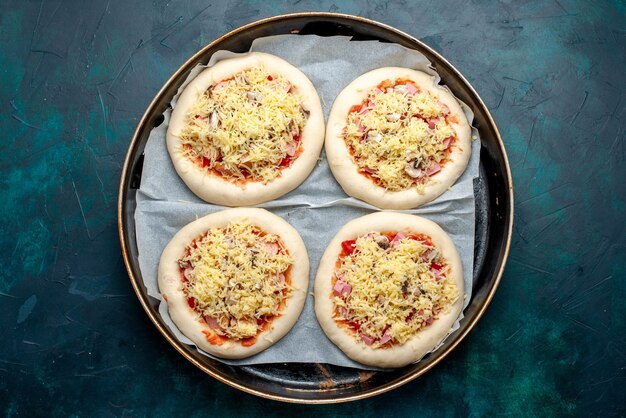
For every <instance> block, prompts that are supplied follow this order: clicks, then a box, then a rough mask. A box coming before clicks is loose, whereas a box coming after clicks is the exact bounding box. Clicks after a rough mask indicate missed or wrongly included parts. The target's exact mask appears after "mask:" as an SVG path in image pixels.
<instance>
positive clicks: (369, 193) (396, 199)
mask: <svg viewBox="0 0 626 418" xmlns="http://www.w3.org/2000/svg"><path fill="white" fill-rule="evenodd" d="M397 79H408V80H411V81H413V82H415V84H417V86H418V87H419V88H420V89H421V90H422V91H429V92H431V93H436V94H437V95H438V96H439V101H440V102H442V103H443V104H445V105H446V106H447V107H448V108H449V109H450V112H451V115H452V116H455V117H456V119H457V120H458V123H452V126H453V128H454V130H455V131H456V134H457V138H458V140H457V142H456V144H454V145H452V152H451V153H450V155H449V157H448V158H450V160H451V161H448V162H447V163H446V164H445V165H444V166H443V168H442V169H441V171H440V172H439V173H437V175H436V176H434V177H433V180H434V183H431V184H428V185H426V186H425V190H424V193H422V194H420V193H418V191H417V190H416V189H415V187H411V188H409V189H407V190H402V191H389V190H387V189H385V188H384V187H382V186H379V185H377V184H376V183H374V181H372V180H371V179H369V178H368V177H366V176H365V175H363V174H361V173H359V171H358V166H357V164H356V163H355V161H354V159H353V157H352V156H351V155H350V152H349V150H348V147H347V145H346V143H345V141H344V139H343V130H344V128H345V127H346V118H347V115H348V113H349V112H350V109H351V108H352V106H354V105H358V104H361V102H362V101H363V100H364V99H365V98H366V97H367V94H368V92H369V91H370V90H371V89H373V88H375V87H376V86H377V85H378V84H379V83H381V82H383V81H385V80H392V81H395V80H397ZM471 148H472V147H471V128H470V126H469V124H468V122H467V118H466V117H465V114H464V113H463V109H462V108H461V105H460V104H459V102H458V101H457V100H456V99H455V98H454V96H453V95H452V94H451V93H450V92H449V90H446V89H444V88H443V87H441V86H438V85H436V84H435V83H434V78H433V77H432V76H430V75H428V74H426V73H423V72H420V71H415V70H412V69H409V68H401V67H386V68H378V69H376V70H373V71H370V72H367V73H365V74H363V75H361V76H360V77H358V78H356V79H355V80H354V81H353V82H352V83H350V84H349V85H348V86H347V87H346V88H344V89H343V90H342V91H341V93H339V95H338V96H337V98H336V99H335V102H334V103H333V107H332V109H331V111H330V114H329V116H328V123H327V125H326V141H325V149H326V158H327V159H328V163H329V165H330V168H331V170H332V172H333V175H334V176H335V178H336V179H337V181H338V182H339V184H340V185H341V187H342V188H343V190H344V191H345V192H346V193H347V194H348V195H350V196H353V197H356V198H358V199H361V200H364V201H366V202H368V203H370V204H372V205H374V206H377V207H379V208H381V209H411V208H415V207H417V206H420V205H423V204H424V203H427V202H430V201H431V200H433V199H435V198H437V197H438V196H439V195H441V194H442V193H443V192H445V191H446V190H447V189H448V188H449V187H450V186H452V185H453V184H454V182H455V181H456V180H457V179H458V178H459V177H460V176H461V174H462V173H463V171H465V168H466V167H467V164H468V162H469V158H470V155H471Z"/></svg>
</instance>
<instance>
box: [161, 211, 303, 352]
mask: <svg viewBox="0 0 626 418" xmlns="http://www.w3.org/2000/svg"><path fill="white" fill-rule="evenodd" d="M158 280H159V290H160V292H161V294H162V296H163V299H164V300H165V301H166V302H167V307H168V310H169V313H170V316H171V318H172V321H174V323H175V324H176V326H177V327H178V329H179V330H180V331H181V332H182V333H183V334H185V335H186V336H187V337H188V338H189V339H190V340H192V341H193V342H194V343H195V344H196V345H197V346H198V347H199V348H201V349H202V350H204V351H206V352H208V353H210V354H213V355H215V356H217V357H222V358H229V359H239V358H244V357H248V356H251V355H253V354H256V353H258V352H260V351H263V350H265V349H266V348H268V347H269V346H271V345H272V344H274V343H275V342H276V341H278V340H279V339H281V338H282V337H283V336H284V335H285V334H287V332H288V331H289V330H290V329H291V328H292V327H293V325H294V324H295V323H296V320H297V319H298V317H299V315H300V312H301V311H302V308H303V306H304V301H305V298H306V291H307V287H308V283H309V258H308V255H307V251H306V248H305V246H304V243H303V242H302V238H300V235H299V234H298V232H297V231H296V230H295V229H294V228H293V227H292V226H291V225H289V224H288V223H287V222H285V221H284V220H283V219H282V218H280V217H278V216H276V215H274V214H272V213H270V212H268V211H266V210H264V209H249V208H237V209H228V210H224V211H221V212H216V213H213V214H211V215H207V216H205V217H203V218H200V219H198V220H196V221H194V222H191V223H190V224H188V225H186V226H185V227H183V228H182V229H181V230H180V231H179V232H178V233H177V234H176V235H175V236H174V237H173V238H172V240H171V241H170V242H169V244H168V245H167V246H166V247H165V250H163V254H162V255H161V261H160V264H159V271H158Z"/></svg>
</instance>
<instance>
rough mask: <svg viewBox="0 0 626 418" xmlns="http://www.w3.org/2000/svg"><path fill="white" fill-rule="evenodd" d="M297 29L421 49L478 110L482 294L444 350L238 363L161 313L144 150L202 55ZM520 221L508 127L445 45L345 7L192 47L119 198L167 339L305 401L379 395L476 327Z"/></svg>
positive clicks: (241, 382) (477, 271)
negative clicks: (141, 206)
mask: <svg viewBox="0 0 626 418" xmlns="http://www.w3.org/2000/svg"><path fill="white" fill-rule="evenodd" d="M288 33H292V34H315V35H319V36H333V35H346V36H352V37H353V39H354V40H355V41H359V40H380V41H383V42H393V43H397V44H400V45H403V46H405V47H408V48H412V49H415V50H417V51H419V52H421V53H422V54H424V55H425V56H426V57H427V58H428V59H430V61H431V62H432V63H433V66H434V67H435V69H436V70H437V72H438V73H439V74H440V76H441V79H442V83H444V84H446V85H447V86H448V87H450V89H451V90H452V91H453V92H454V94H455V95H456V96H457V97H458V98H460V99H461V100H463V101H464V102H465V103H467V104H468V105H469V106H470V107H471V108H472V109H473V111H474V114H475V118H474V123H473V125H474V126H475V127H476V128H477V129H478V130H479V131H480V136H481V141H482V149H481V155H480V158H481V160H480V177H479V178H478V179H476V181H475V183H474V194H475V196H476V243H475V249H474V252H475V257H474V277H473V280H474V287H473V290H472V293H473V294H472V298H471V301H470V304H469V306H468V307H467V308H466V309H465V317H464V318H463V320H461V326H460V329H458V330H457V331H455V332H454V333H453V334H452V335H451V336H450V337H449V338H448V339H447V340H446V342H445V343H444V344H443V346H442V347H440V348H439V349H438V350H437V351H436V352H434V353H431V354H429V355H427V356H426V357H425V358H424V359H422V361H420V362H419V363H417V364H413V365H409V366H406V367H403V368H400V369H395V370H393V371H386V372H364V371H363V370H358V369H352V368H346V367H338V366H333V365H327V364H308V363H283V364H267V365H256V366H245V367H243V366H238V367H237V366H229V365H226V364H223V363H221V362H219V361H216V360H213V359H211V358H209V357H206V356H204V355H202V354H199V353H198V352H197V350H196V349H195V347H192V346H187V345H185V344H182V343H181V342H179V341H178V340H177V339H176V338H175V337H174V335H173V334H172V333H171V332H170V330H169V329H168V328H167V326H165V325H164V323H163V322H162V320H161V317H160V315H159V313H158V304H159V301H158V300H156V299H154V298H152V297H150V296H148V294H147V293H146V289H145V287H144V285H143V280H142V277H141V271H140V270H139V263H138V262H137V254H138V251H137V243H136V240H135V220H134V212H135V207H136V193H137V189H138V188H139V184H140V182H141V170H142V166H143V150H144V148H145V145H146V141H147V139H148V135H149V133H150V130H151V129H152V128H153V127H154V126H158V125H159V124H160V123H162V122H163V115H162V114H163V112H164V111H165V110H166V109H167V107H168V105H169V102H170V100H171V98H172V97H173V96H174V94H175V93H176V91H177V90H178V88H179V86H180V85H181V84H182V82H183V81H184V80H185V78H186V77H187V75H188V73H189V71H190V70H191V69H192V68H193V67H194V66H196V65H197V64H199V63H207V62H208V61H209V58H210V57H211V55H212V54H213V53H214V52H215V51H218V50H221V49H223V50H229V51H233V52H245V51H248V50H249V48H250V45H251V43H252V41H253V40H254V39H256V38H259V37H264V36H271V35H279V34H288ZM512 227H513V183H512V180H511V172H510V169H509V163H508V160H507V156H506V152H505V149H504V144H503V143H502V138H501V137H500V133H499V132H498V129H497V127H496V124H495V122H494V121H493V119H492V117H491V114H490V113H489V110H487V107H486V106H485V104H484V103H483V101H482V99H481V98H480V97H479V95H478V93H476V91H475V90H474V89H473V88H472V86H471V85H470V84H469V83H468V82H467V80H466V79H465V78H464V77H463V76H462V75H461V74H460V73H459V72H458V71H457V70H456V68H454V67H453V66H452V65H450V63H448V62H447V61H446V60H445V59H444V58H443V57H442V56H441V55H439V54H438V53H437V52H435V51H434V50H432V49H431V48H430V47H428V46H426V45H425V44H423V43H422V42H420V41H418V40H417V39H415V38H413V37H411V36H410V35H408V34H406V33H403V32H401V31H399V30H397V29H394V28H392V27H390V26H387V25H384V24H382V23H378V22H375V21H372V20H369V19H365V18H361V17H357V16H350V15H342V14H336V13H294V14H288V15H282V16H275V17H271V18H268V19H263V20H259V21H257V22H253V23H250V24H248V25H245V26H242V27H240V28H238V29H235V30H233V31H232V32H230V33H227V34H226V35H223V36H221V37H219V38H218V39H216V40H214V41H213V42H211V43H210V44H208V45H207V46H205V47H204V48H203V49H201V50H200V51H198V52H197V53H196V54H195V55H194V56H192V57H191V58H190V59H189V60H188V61H187V62H186V63H185V64H183V65H182V66H181V67H180V68H179V69H178V71H176V72H175V73H174V74H173V75H172V77H170V79H169V80H168V81H167V82H166V83H165V85H164V86H163V87H162V88H161V90H160V91H159V93H158V94H157V95H156V97H155V98H154V100H152V102H151V103H150V105H149V106H148V109H147V110H146V112H145V113H144V115H143V117H142V118H141V121H140V122H139V125H138V126H137V129H136V131H135V134H134V136H133V138H132V140H131V143H130V146H129V150H128V154H127V155H126V160H125V162H124V168H123V171H122V178H121V183H120V192H119V202H118V228H119V233H120V241H121V246H122V253H123V256H124V262H125V263H126V267H127V269H128V273H129V276H130V280H131V283H132V285H133V288H134V289H135V292H136V293H137V296H138V298H139V301H140V302H141V305H142V306H143V308H144V309H145V311H146V313H147V314H148V316H149V317H150V319H151V320H152V322H153V323H154V324H155V325H156V327H157V328H158V329H159V331H160V332H161V333H162V334H163V336H164V337H165V338H166V339H167V341H168V342H169V343H170V344H172V345H173V346H174V348H176V350H178V351H179V352H180V353H181V354H182V355H183V356H184V357H185V358H187V359H188V360H189V361H190V362H192V363H193V364H194V365H196V366H197V367H198V368H199V369H201V370H203V371H204V372H206V373H208V374H210V375H211V376H213V377H215V378H216V379H218V380H220V381H222V382H224V383H226V384H228V385H231V386H233V387H235V388H238V389H241V390H243V391H245V392H249V393H252V394H255V395H258V396H262V397H266V398H270V399H275V400H281V401H287V402H299V403H331V402H342V401H349V400H356V399H361V398H366V397H369V396H374V395H377V394H380V393H383V392H386V391H388V390H391V389H394V388H396V387H398V386H400V385H403V384H404V383H407V382H409V381H411V380H413V379H415V378H416V377H418V376H420V375H422V374H423V373H425V372H427V371H428V370H430V369H431V368H432V367H434V366H435V364H437V363H438V362H439V361H441V360H442V359H443V358H444V357H445V356H446V355H447V354H448V353H450V351H452V350H453V349H454V348H455V347H456V346H457V345H458V344H459V343H460V342H461V340H463V338H465V336H466V335H467V334H468V333H469V332H470V331H471V330H472V328H473V327H474V326H475V325H476V323H477V322H478V320H479V319H480V317H481V316H482V314H483V313H484V311H485V309H486V308H487V305H488V304H489V302H490V301H491V299H492V297H493V295H494V293H495V291H496V288H497V286H498V283H499V281H500V278H501V277H502V272H503V271H504V264H505V262H506V258H507V256H508V252H509V246H510V243H511V233H512Z"/></svg>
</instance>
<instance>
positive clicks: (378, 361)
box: [315, 212, 464, 368]
mask: <svg viewBox="0 0 626 418" xmlns="http://www.w3.org/2000/svg"><path fill="white" fill-rule="evenodd" d="M374 231H402V232H404V233H408V232H412V233H423V234H426V235H429V236H430V237H431V238H432V242H433V244H435V245H436V246H437V247H439V248H440V249H441V251H442V253H443V256H444V257H445V258H446V260H447V261H448V265H449V266H450V269H451V278H452V280H454V282H455V283H456V285H457V288H458V289H459V298H458V300H457V301H456V302H455V303H454V304H453V305H452V306H451V307H450V309H449V310H448V312H446V313H441V314H440V315H439V318H438V319H437V320H435V321H434V322H433V323H432V325H430V326H427V327H425V328H423V329H421V330H420V331H418V333H417V334H416V335H415V336H413V337H412V338H411V339H409V340H408V341H407V342H405V343H404V344H401V345H394V346H393V347H391V348H379V349H374V348H372V347H371V346H368V345H366V344H365V343H364V342H362V341H360V340H357V339H356V338H355V337H354V336H353V335H352V334H351V333H350V332H349V331H348V330H346V329H345V328H343V327H340V326H339V325H338V324H337V322H335V320H334V319H333V312H334V309H335V307H334V304H333V301H332V298H331V297H330V295H331V294H332V282H331V278H332V275H333V272H334V270H335V263H336V261H337V258H338V257H339V254H340V253H341V243H342V242H343V241H345V240H348V239H354V238H356V237H358V236H360V235H365V234H367V233H369V232H374ZM463 292H464V286H463V267H462V266H461V258H460V257H459V253H458V252H457V250H456V247H455V246H454V242H452V240H451V239H450V237H449V236H448V234H446V232H445V231H444V230H443V229H441V227H439V225H437V224H436V223H434V222H432V221H429V220H428V219H425V218H422V217H419V216H415V215H408V214H403V213H394V212H377V213H372V214H370V215H366V216H362V217H360V218H357V219H355V220H353V221H351V222H348V223H347V224H346V225H345V226H344V227H343V228H341V229H340V230H339V232H338V233H337V235H335V237H334V238H333V240H332V241H331V242H330V244H329V245H328V247H327V248H326V251H325V252H324V255H323V256H322V259H321V261H320V265H319V268H318V269H317V275H316V277H315V314H316V315H317V320H318V321H319V323H320V325H321V326H322V329H323V330H324V332H325V333H326V335H327V336H328V338H329V339H330V340H331V341H332V342H333V343H334V344H335V345H336V346H338V347H339V348H340V349H341V350H342V351H343V352H344V353H345V354H346V355H347V356H348V357H350V358H351V359H353V360H355V361H358V362H359V363H363V364H366V365H369V366H374V367H381V368H391V367H401V366H405V365H407V364H410V363H414V362H416V361H418V360H420V359H421V358H422V357H423V356H424V355H425V354H427V353H428V352H430V351H431V350H433V349H434V348H435V347H436V346H437V345H438V344H439V343H440V342H441V341H442V340H443V338H445V337H446V336H447V335H448V334H449V333H450V330H451V328H452V325H454V322H455V321H456V319H457V318H458V316H459V314H460V313H461V310H462V307H463Z"/></svg>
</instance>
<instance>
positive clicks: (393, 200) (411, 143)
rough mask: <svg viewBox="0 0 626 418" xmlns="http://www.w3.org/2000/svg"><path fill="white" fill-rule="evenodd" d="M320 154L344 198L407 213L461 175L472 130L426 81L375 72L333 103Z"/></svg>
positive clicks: (455, 105) (398, 72)
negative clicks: (353, 198) (360, 200)
mask: <svg viewBox="0 0 626 418" xmlns="http://www.w3.org/2000/svg"><path fill="white" fill-rule="evenodd" d="M325 148H326V157H327V158H328V163H329V165H330V168H331V170H332V172H333V175H334V176H335V178H336V179H337V181H338V182H339V184H340V185H341V187H342V188H343V190H344V191H345V192H346V193H347V194H349V195H350V196H354V197H356V198H359V199H362V200H364V201H366V202H368V203H370V204H372V205H374V206H377V207H379V208H383V209H410V208H414V207H417V206H419V205H422V204H424V203H427V202H430V201H431V200H433V199H435V198H436V197H438V196H439V195H440V194H442V193H443V192H444V191H446V190H447V189H448V188H449V187H450V186H452V185H453V184H454V182H455V181H456V180H457V179H458V178H459V176H460V175H461V174H462V173H463V171H465V168H466V167H467V163H468V161H469V158H470V154H471V151H472V148H471V129H470V126H469V123H468V122H467V118H466V117H465V114H464V113H463V109H462V108H461V105H460V104H459V102H458V101H457V100H456V99H455V98H454V96H453V95H452V94H451V93H450V92H449V91H448V90H446V89H444V88H442V87H441V86H438V85H436V84H435V83H434V80H433V77H432V76H430V75H428V74H426V73H423V72H420V71H415V70H411V69H408V68H399V67H388V68H379V69H376V70H373V71H370V72H368V73H365V74H363V75H362V76H360V77H358V78H357V79H356V80H354V81H353V82H352V83H350V84H349V85H348V86H347V87H346V88H345V89H343V91H342V92H341V93H340V94H339V96H337V99H336V100H335V103H334V104H333V107H332V109H331V111H330V115H329V116H328V124H327V127H326V145H325Z"/></svg>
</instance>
